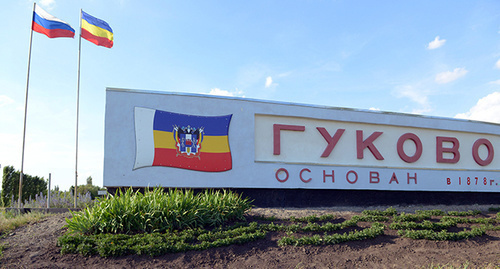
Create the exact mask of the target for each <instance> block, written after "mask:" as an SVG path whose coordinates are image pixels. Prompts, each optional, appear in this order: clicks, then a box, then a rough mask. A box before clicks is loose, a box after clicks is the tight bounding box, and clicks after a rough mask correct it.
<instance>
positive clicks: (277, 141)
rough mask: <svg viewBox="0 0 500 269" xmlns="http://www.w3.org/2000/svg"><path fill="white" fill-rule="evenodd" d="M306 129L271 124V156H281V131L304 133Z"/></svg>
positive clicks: (299, 126)
mask: <svg viewBox="0 0 500 269" xmlns="http://www.w3.org/2000/svg"><path fill="white" fill-rule="evenodd" d="M305 129H306V127H305V126H301V125H285V124H273V154H274V155H280V154H281V135H280V133H281V130H285V131H299V132H303V131H305Z"/></svg>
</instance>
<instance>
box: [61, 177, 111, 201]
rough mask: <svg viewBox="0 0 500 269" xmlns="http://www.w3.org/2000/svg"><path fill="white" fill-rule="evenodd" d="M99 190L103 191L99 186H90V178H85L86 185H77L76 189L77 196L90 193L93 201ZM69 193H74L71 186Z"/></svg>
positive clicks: (73, 188) (73, 187)
mask: <svg viewBox="0 0 500 269" xmlns="http://www.w3.org/2000/svg"><path fill="white" fill-rule="evenodd" d="M99 190H105V189H104V188H101V187H99V186H94V185H92V177H88V178H87V185H78V188H77V189H76V192H77V194H80V195H85V194H87V192H89V193H90V196H91V197H92V200H94V199H95V198H96V197H97V193H98V191H99ZM69 192H70V193H74V192H75V186H71V187H70V188H69Z"/></svg>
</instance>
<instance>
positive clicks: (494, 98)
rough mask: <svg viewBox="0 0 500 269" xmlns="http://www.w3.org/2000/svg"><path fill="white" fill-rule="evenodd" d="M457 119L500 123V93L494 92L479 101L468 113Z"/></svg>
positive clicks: (458, 116)
mask: <svg viewBox="0 0 500 269" xmlns="http://www.w3.org/2000/svg"><path fill="white" fill-rule="evenodd" d="M455 118H460V119H469V120H479V121H488V122H495V123H500V92H494V93H491V94H489V95H487V96H486V97H483V98H481V99H479V101H477V103H476V105H474V106H473V107H472V108H471V109H470V110H469V111H468V112H465V113H460V114H457V115H456V116H455Z"/></svg>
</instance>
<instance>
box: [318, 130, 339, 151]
mask: <svg viewBox="0 0 500 269" xmlns="http://www.w3.org/2000/svg"><path fill="white" fill-rule="evenodd" d="M316 129H317V130H318V131H319V132H320V133H321V135H322V136H323V138H324V139H325V140H326V143H328V145H327V146H326V148H325V151H323V154H321V157H328V156H330V153H332V150H333V148H335V145H337V142H339V139H340V137H341V136H342V134H344V131H345V129H337V131H336V132H335V134H334V135H333V136H330V134H329V133H328V131H327V130H326V129H325V128H323V127H316Z"/></svg>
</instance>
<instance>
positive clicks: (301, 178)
mask: <svg viewBox="0 0 500 269" xmlns="http://www.w3.org/2000/svg"><path fill="white" fill-rule="evenodd" d="M304 171H307V172H309V173H311V170H309V169H307V168H304V169H302V170H300V174H299V177H300V180H302V182H304V183H308V182H309V181H311V180H312V178H311V177H310V178H309V179H304V178H303V177H302V173H304Z"/></svg>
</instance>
